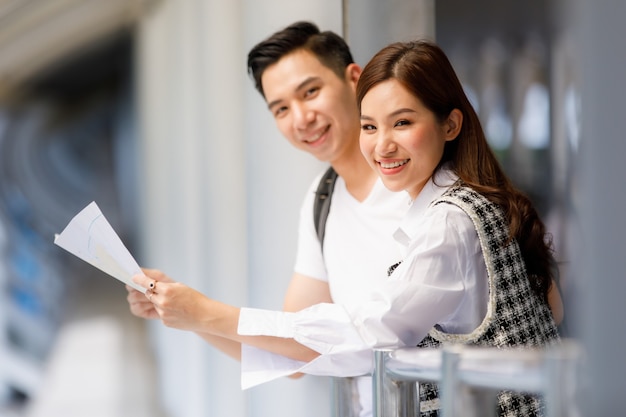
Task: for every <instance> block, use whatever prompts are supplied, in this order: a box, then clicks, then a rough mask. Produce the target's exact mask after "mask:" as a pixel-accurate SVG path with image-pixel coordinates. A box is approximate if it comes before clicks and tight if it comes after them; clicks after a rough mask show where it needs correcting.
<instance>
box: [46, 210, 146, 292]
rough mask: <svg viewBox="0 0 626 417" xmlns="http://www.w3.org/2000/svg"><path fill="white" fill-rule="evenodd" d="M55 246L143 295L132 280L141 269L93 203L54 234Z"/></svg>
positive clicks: (142, 290)
mask: <svg viewBox="0 0 626 417" xmlns="http://www.w3.org/2000/svg"><path fill="white" fill-rule="evenodd" d="M54 243H55V244H56V245H58V246H60V247H62V248H63V249H65V250H66V251H68V252H70V253H72V254H73V255H76V256H77V257H79V258H80V259H82V260H83V261H85V262H88V263H90V264H91V265H93V266H95V267H96V268H98V269H100V270H101V271H104V272H106V273H107V274H109V275H111V276H112V277H114V278H117V279H118V280H120V281H122V282H123V283H125V284H128V285H130V286H131V287H133V288H135V289H137V290H139V291H141V292H144V293H145V292H146V290H145V288H143V287H141V286H139V285H137V284H135V283H134V282H133V281H132V277H133V275H136V274H141V273H142V272H141V268H140V267H139V265H138V264H137V262H136V261H135V259H134V258H133V256H132V255H131V254H130V252H129V251H128V249H127V248H126V246H124V243H122V240H121V239H120V238H119V236H118V235H117V233H115V231H114V230H113V228H112V227H111V225H110V224H109V222H108V221H107V219H106V218H105V217H104V215H103V214H102V212H101V211H100V208H99V207H98V205H97V204H96V203H95V202H91V203H90V204H89V205H88V206H87V207H85V208H84V209H83V210H82V211H81V212H80V213H78V214H77V215H76V216H75V217H74V218H73V219H72V220H71V221H70V222H69V224H68V225H67V226H66V227H65V230H63V231H62V232H61V233H60V234H57V235H55V236H54Z"/></svg>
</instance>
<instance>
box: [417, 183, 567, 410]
mask: <svg viewBox="0 0 626 417" xmlns="http://www.w3.org/2000/svg"><path fill="white" fill-rule="evenodd" d="M437 204H454V205H456V206H458V207H460V208H461V209H462V210H463V211H464V212H465V213H467V215H468V216H469V217H470V218H471V219H472V222H473V223H474V227H475V228H476V231H477V233H478V238H479V240H480V246H481V248H482V252H483V257H484V259H485V264H486V265H487V274H488V276H489V291H490V295H489V306H488V308H487V314H486V316H485V319H484V320H483V322H482V323H481V324H480V326H479V327H478V328H476V329H475V330H474V331H473V332H472V333H471V334H446V333H443V332H441V331H439V330H437V327H436V326H435V327H434V328H432V329H431V331H430V332H429V334H428V335H427V336H426V337H425V338H424V340H422V341H421V342H420V343H419V344H418V347H437V346H440V345H441V343H443V342H447V343H461V344H467V345H483V346H496V347H503V348H505V347H512V346H516V347H520V346H522V347H523V346H527V347H531V346H547V345H550V344H554V343H558V341H559V335H558V331H557V327H556V325H555V323H554V320H553V319H552V314H551V312H550V309H549V307H548V306H547V305H546V304H545V303H544V302H543V301H542V300H540V299H539V298H538V297H537V296H536V295H535V293H534V292H533V291H532V289H531V287H530V283H529V280H528V275H527V272H526V269H525V266H524V261H523V259H522V256H521V253H520V249H519V246H518V244H517V241H515V240H513V241H511V242H508V243H507V239H508V232H509V228H508V223H507V220H506V218H505V216H504V214H503V212H502V210H501V209H500V208H499V207H498V206H497V205H496V204H494V203H492V202H491V201H489V200H488V199H487V198H486V197H484V196H482V195H481V194H479V193H477V192H476V191H474V190H473V189H471V188H469V187H466V186H462V185H458V184H457V185H454V186H453V187H451V188H450V189H449V190H447V191H446V192H445V193H444V194H443V195H442V196H441V197H440V198H439V199H437V200H435V201H434V202H433V203H432V205H437ZM438 397H439V395H438V389H437V385H436V384H430V383H428V384H420V416H421V417H435V416H438V415H439V398H438ZM498 407H499V410H498V412H499V415H500V416H506V417H521V416H524V417H529V416H541V415H542V403H541V401H540V400H539V399H538V398H536V397H532V396H528V395H519V394H514V393H511V392H505V391H503V392H501V393H500V394H499V395H498Z"/></svg>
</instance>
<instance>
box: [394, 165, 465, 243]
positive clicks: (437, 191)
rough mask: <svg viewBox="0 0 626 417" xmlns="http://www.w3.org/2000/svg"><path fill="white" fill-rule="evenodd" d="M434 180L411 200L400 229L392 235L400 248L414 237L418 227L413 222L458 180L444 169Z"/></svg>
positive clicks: (451, 172) (431, 179) (448, 170)
mask: <svg viewBox="0 0 626 417" xmlns="http://www.w3.org/2000/svg"><path fill="white" fill-rule="evenodd" d="M434 178H435V179H434V181H433V177H431V178H430V179H429V180H428V182H427V183H426V185H424V188H422V191H420V193H419V194H418V195H417V197H416V198H415V200H413V202H412V203H411V207H410V208H409V210H408V211H407V214H406V215H405V216H404V218H403V219H402V222H400V227H398V229H397V230H396V231H395V232H394V234H393V237H394V239H395V240H396V241H397V242H398V243H400V244H401V245H402V246H405V247H407V246H409V243H410V242H411V237H412V236H415V233H416V232H417V229H418V228H419V227H420V226H419V222H417V221H415V219H417V218H420V217H421V216H422V215H423V214H424V212H425V211H426V209H427V208H428V206H430V203H432V202H433V201H434V200H436V199H437V198H439V197H441V196H442V195H443V193H445V192H446V190H447V189H448V188H450V186H452V185H453V184H454V183H455V182H456V181H457V180H458V176H457V175H456V174H455V173H454V172H453V171H451V170H450V169H446V168H445V167H444V168H442V169H440V170H438V171H437V172H436V173H435V175H434Z"/></svg>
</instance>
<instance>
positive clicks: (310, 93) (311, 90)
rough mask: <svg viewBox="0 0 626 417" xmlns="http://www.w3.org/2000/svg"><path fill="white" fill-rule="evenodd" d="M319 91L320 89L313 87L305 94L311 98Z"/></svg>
mask: <svg viewBox="0 0 626 417" xmlns="http://www.w3.org/2000/svg"><path fill="white" fill-rule="evenodd" d="M318 91H319V87H311V88H309V89H308V90H306V92H305V93H304V96H305V97H311V96H312V95H315V93H317V92H318Z"/></svg>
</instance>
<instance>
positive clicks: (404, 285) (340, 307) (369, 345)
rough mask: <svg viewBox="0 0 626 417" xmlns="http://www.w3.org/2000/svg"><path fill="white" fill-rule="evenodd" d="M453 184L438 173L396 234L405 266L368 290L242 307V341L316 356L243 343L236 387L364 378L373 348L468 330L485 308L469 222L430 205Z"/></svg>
mask: <svg viewBox="0 0 626 417" xmlns="http://www.w3.org/2000/svg"><path fill="white" fill-rule="evenodd" d="M455 180H456V177H455V176H454V175H453V174H452V173H451V172H449V171H442V172H440V173H439V174H438V175H437V178H436V180H435V181H432V179H431V181H429V182H428V183H427V184H426V186H425V187H424V189H423V190H422V191H421V193H420V194H419V195H418V197H417V198H416V199H415V201H414V202H413V204H412V205H411V208H410V209H409V211H408V212H407V215H406V217H405V219H404V220H403V221H402V223H401V225H400V227H399V228H398V230H397V231H396V232H395V234H394V238H395V239H396V240H397V241H398V242H399V243H400V244H401V245H403V246H404V247H405V248H406V256H405V257H404V260H403V262H402V263H401V264H400V265H399V266H398V267H397V268H396V270H395V271H394V272H393V274H392V275H391V276H390V277H389V278H388V279H386V280H382V281H381V282H380V283H378V284H376V285H375V286H374V287H372V288H371V289H370V290H368V291H367V292H363V291H355V294H356V296H355V297H354V298H353V299H346V300H344V301H343V302H342V303H341V304H338V303H335V304H326V303H325V304H317V305H314V306H311V307H309V308H306V309H304V310H302V311H299V312H296V313H287V312H280V311H269V310H260V309H252V308H242V309H241V313H240V317H239V327H238V333H239V334H240V335H252V336H254V335H265V336H278V337H285V338H293V339H295V340H297V341H298V342H299V343H302V344H303V345H305V346H307V347H309V348H311V349H313V350H315V351H317V352H319V353H320V356H318V357H317V358H316V359H314V360H312V361H311V362H308V363H305V362H299V361H295V360H292V359H288V358H285V357H283V356H280V355H276V354H273V353H270V352H267V351H263V350H260V349H257V348H254V347H251V346H247V345H244V346H242V388H244V389H246V388H249V387H252V386H255V385H258V384H261V383H263V382H267V381H270V380H273V379H275V378H278V377H282V376H286V375H289V374H292V373H295V372H303V373H308V374H312V375H328V376H357V375H366V374H369V373H371V371H372V364H373V360H372V349H373V348H382V347H394V348H395V347H403V346H415V345H417V344H418V343H419V342H420V341H421V340H422V339H423V338H424V337H425V336H426V335H427V334H428V331H429V330H430V329H431V328H432V327H433V326H435V325H437V326H438V328H439V329H440V330H442V331H444V332H447V333H470V332H471V331H472V330H474V329H475V328H476V327H477V326H478V325H479V324H480V323H481V322H482V320H483V318H484V316H485V314H486V311H487V303H488V278H487V271H486V266H485V262H484V259H483V256H482V252H481V248H480V243H479V240H478V235H477V233H476V230H475V228H474V224H473V223H472V221H471V219H470V218H469V217H468V216H467V215H466V214H465V212H463V211H462V210H461V209H460V208H459V207H457V206H455V205H452V204H438V205H436V206H433V207H429V206H430V203H431V202H432V201H434V200H435V199H437V198H438V197H440V196H441V195H442V194H443V193H444V192H445V191H446V190H447V189H448V188H449V187H450V186H451V185H452V184H453V183H454V182H455ZM435 184H437V185H435Z"/></svg>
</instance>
